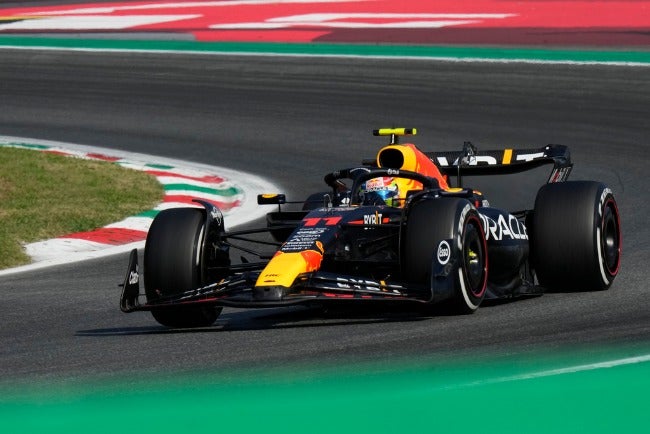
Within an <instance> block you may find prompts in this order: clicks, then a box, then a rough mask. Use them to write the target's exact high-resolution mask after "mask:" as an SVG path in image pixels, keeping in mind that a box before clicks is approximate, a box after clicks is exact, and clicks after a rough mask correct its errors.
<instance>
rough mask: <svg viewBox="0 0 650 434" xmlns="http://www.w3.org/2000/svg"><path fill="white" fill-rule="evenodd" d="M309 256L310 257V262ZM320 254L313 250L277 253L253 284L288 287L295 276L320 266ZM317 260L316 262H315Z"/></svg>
mask: <svg viewBox="0 0 650 434" xmlns="http://www.w3.org/2000/svg"><path fill="white" fill-rule="evenodd" d="M309 258H311V259H312V261H311V263H310V261H309ZM321 259H322V254H321V253H320V252H316V251H314V250H305V251H302V252H291V253H285V252H279V253H277V254H276V255H275V256H274V257H273V258H271V260H270V261H269V263H268V264H266V267H265V268H264V270H262V272H261V273H260V275H259V277H258V278H257V282H255V286H284V287H286V288H290V287H291V285H293V282H294V281H295V280H296V278H297V277H298V276H299V275H301V274H303V273H308V272H310V271H315V270H317V269H318V267H319V266H320V260H321ZM316 262H317V263H316Z"/></svg>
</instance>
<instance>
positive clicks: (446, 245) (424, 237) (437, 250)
mask: <svg viewBox="0 0 650 434" xmlns="http://www.w3.org/2000/svg"><path fill="white" fill-rule="evenodd" d="M447 240H449V241H447ZM446 249H448V250H449V251H448V253H445V250H446ZM441 255H442V256H441ZM445 255H448V256H445ZM441 258H442V260H441ZM446 258H448V259H446ZM448 264H455V265H453V270H452V271H451V274H449V275H448V276H446V277H444V278H442V277H435V276H432V273H433V270H434V269H435V268H438V267H440V266H443V265H448ZM402 272H403V274H404V277H405V279H406V280H407V281H409V282H412V283H414V284H416V285H422V284H424V285H425V286H428V287H429V288H431V290H432V296H435V294H434V292H435V288H434V286H435V285H436V279H444V281H445V284H447V285H451V287H452V288H451V293H452V295H451V299H450V300H449V307H450V309H451V311H452V312H453V313H459V314H468V313H473V312H475V311H476V310H477V309H478V307H479V306H480V304H481V302H482V301H483V299H484V298H485V292H486V288H487V273H488V255H487V243H486V241H485V235H484V232H483V226H482V225H481V220H480V217H479V214H478V212H477V211H476V209H475V208H474V207H473V206H472V205H471V203H470V202H469V201H468V200H466V199H462V198H439V199H430V200H422V201H421V202H416V203H415V204H413V205H412V208H411V209H410V210H409V213H408V220H407V224H406V228H405V232H404V238H403V252H402ZM433 298H435V297H432V299H433Z"/></svg>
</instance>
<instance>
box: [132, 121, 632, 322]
mask: <svg viewBox="0 0 650 434" xmlns="http://www.w3.org/2000/svg"><path fill="white" fill-rule="evenodd" d="M415 132H416V131H415V130H414V129H404V128H400V129H381V130H376V131H375V132H374V134H375V135H379V136H390V143H389V144H388V145H387V146H385V147H383V148H382V149H381V150H380V151H379V152H378V153H377V156H376V158H375V159H373V160H369V161H365V162H363V163H362V166H360V167H352V168H346V169H343V170H338V171H335V172H332V173H329V174H327V175H326V176H325V183H326V184H327V185H328V186H329V190H328V191H327V192H323V193H315V194H312V195H311V196H310V197H309V198H307V200H305V201H301V202H300V205H302V206H301V208H302V209H300V210H287V209H286V208H287V207H290V206H291V204H292V202H287V201H286V198H285V196H284V195H282V194H270V195H260V196H258V204H260V205H275V206H277V207H278V210H277V211H273V212H270V213H268V214H267V227H265V228H263V229H256V230H243V231H231V232H227V231H226V230H225V229H224V219H223V215H222V213H221V211H220V210H219V209H218V208H217V207H216V206H214V205H213V204H211V203H208V202H199V203H198V204H197V207H195V208H176V209H168V210H165V211H162V212H160V213H159V214H158V215H157V216H156V218H155V219H154V221H153V223H152V225H151V228H150V230H149V233H148V236H147V241H146V245H145V250H144V294H142V295H141V294H140V289H139V281H140V275H139V271H138V259H137V258H138V256H137V251H135V250H134V251H132V252H131V256H130V260H129V268H128V271H127V273H126V278H125V281H124V284H123V291H122V296H121V300H120V307H121V309H122V311H124V312H132V311H137V310H148V311H151V313H152V314H153V317H154V318H155V319H156V320H157V321H158V322H159V323H160V324H162V325H165V326H168V327H201V326H209V325H211V324H212V323H213V322H214V321H215V320H216V319H217V317H218V315H219V313H220V312H221V309H222V307H223V306H235V307H272V306H282V305H290V304H320V305H325V304H327V303H349V302H356V303H357V304H358V305H363V304H364V303H372V302H392V303H400V302H401V303H414V304H418V305H424V306H429V305H434V304H435V305H437V306H443V308H444V309H449V311H451V312H454V313H459V314H462V313H472V312H474V311H475V310H476V309H477V308H478V307H479V305H480V304H481V302H482V301H483V300H484V299H486V298H491V299H498V298H512V297H517V296H523V295H528V294H535V295H537V294H541V293H542V291H543V290H544V289H549V290H570V291H583V290H604V289H607V288H609V287H610V285H611V284H612V281H613V280H614V278H615V277H616V275H617V273H618V271H619V267H620V261H621V231H620V219H619V214H618V209H617V206H616V201H615V200H614V196H613V194H612V191H611V190H610V189H609V188H608V187H606V186H605V185H603V184H601V183H598V182H592V181H566V180H567V178H568V176H569V173H570V171H571V168H572V163H571V160H570V155H569V150H568V148H567V147H565V146H560V145H548V146H545V147H542V148H539V149H503V150H499V151H487V152H478V151H477V149H476V148H475V147H474V146H473V145H472V144H471V143H469V142H466V143H465V145H464V147H463V150H462V151H461V152H458V151H457V152H422V151H420V150H419V149H418V148H417V147H416V146H415V145H413V144H399V143H398V139H399V137H400V136H402V135H412V134H415ZM544 165H548V166H551V173H550V176H549V177H548V179H547V181H546V183H544V185H542V186H541V188H539V190H538V191H537V196H536V200H535V205H534V208H533V209H526V210H520V211H512V210H511V211H506V210H503V209H498V208H493V207H491V206H490V205H489V202H488V200H487V199H486V198H485V197H484V196H483V194H481V193H480V192H478V191H476V190H473V189H471V188H466V187H464V186H462V179H463V177H466V176H478V177H487V176H489V175H493V174H516V173H521V172H526V171H529V170H531V169H533V168H537V167H540V166H544ZM452 179H454V180H455V184H456V185H455V186H454V187H452V186H451V185H450V184H451V180H452ZM293 203H294V204H295V202H293ZM199 205H200V206H199ZM294 206H295V205H294ZM253 243H254V244H253ZM252 245H253V246H261V247H251V246H252ZM258 248H261V249H264V248H267V249H268V250H270V251H269V252H260V251H258V250H257V249H258ZM235 249H237V250H239V251H240V252H242V253H241V255H245V254H247V255H249V257H250V256H251V255H252V256H254V257H255V259H254V260H252V261H251V260H249V259H247V258H246V257H245V256H241V260H240V261H237V263H233V262H232V257H233V254H232V253H233V250H235Z"/></svg>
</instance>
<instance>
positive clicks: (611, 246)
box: [601, 200, 621, 276]
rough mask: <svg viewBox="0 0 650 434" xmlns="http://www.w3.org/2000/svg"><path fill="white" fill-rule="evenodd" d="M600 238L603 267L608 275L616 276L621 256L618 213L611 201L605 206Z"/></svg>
mask: <svg viewBox="0 0 650 434" xmlns="http://www.w3.org/2000/svg"><path fill="white" fill-rule="evenodd" d="M601 237H602V249H603V257H604V260H605V266H606V267H607V271H608V272H609V274H610V275H612V276H613V275H616V273H618V267H619V260H620V254H621V234H620V230H619V223H618V211H617V209H616V205H615V204H614V202H613V201H611V200H610V201H609V202H607V204H606V205H605V209H604V213H603V226H602V234H601Z"/></svg>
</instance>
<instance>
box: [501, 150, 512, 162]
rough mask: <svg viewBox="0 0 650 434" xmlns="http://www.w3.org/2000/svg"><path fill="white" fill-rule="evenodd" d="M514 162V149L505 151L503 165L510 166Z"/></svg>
mask: <svg viewBox="0 0 650 434" xmlns="http://www.w3.org/2000/svg"><path fill="white" fill-rule="evenodd" d="M511 160H512V149H506V150H504V151H503V164H510V161H511Z"/></svg>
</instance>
